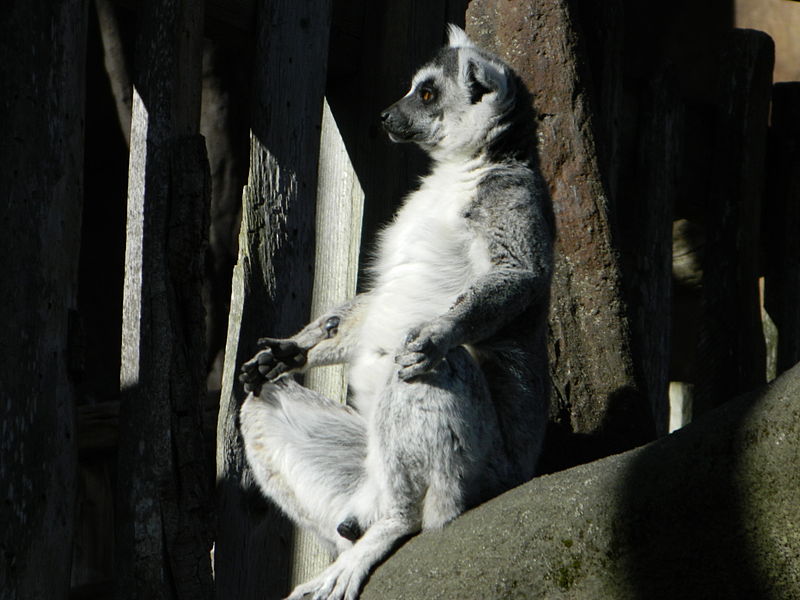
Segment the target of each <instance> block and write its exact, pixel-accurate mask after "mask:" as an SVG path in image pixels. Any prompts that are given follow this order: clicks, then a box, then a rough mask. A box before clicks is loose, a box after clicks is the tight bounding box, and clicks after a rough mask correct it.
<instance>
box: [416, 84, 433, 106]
mask: <svg viewBox="0 0 800 600" xmlns="http://www.w3.org/2000/svg"><path fill="white" fill-rule="evenodd" d="M434 96H435V94H434V93H433V90H432V89H431V88H429V87H423V88H420V89H419V98H420V100H422V102H424V103H425V104H428V102H431V101H432V100H433V98H434Z"/></svg>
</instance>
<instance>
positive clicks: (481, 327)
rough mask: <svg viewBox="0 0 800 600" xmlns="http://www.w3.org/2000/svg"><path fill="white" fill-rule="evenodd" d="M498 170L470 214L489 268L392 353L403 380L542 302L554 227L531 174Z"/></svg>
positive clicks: (539, 188)
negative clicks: (484, 247)
mask: <svg viewBox="0 0 800 600" xmlns="http://www.w3.org/2000/svg"><path fill="white" fill-rule="evenodd" d="M515 175H516V174H510V175H509V174H505V175H498V176H495V177H493V178H492V180H489V181H487V182H486V183H485V184H484V185H483V186H482V187H481V189H479V197H478V199H477V201H476V202H475V205H474V206H473V207H471V208H470V216H469V219H470V221H471V222H472V223H473V226H474V229H475V230H476V232H477V233H478V234H479V235H481V236H483V237H484V238H485V239H486V241H487V244H488V248H489V255H490V259H491V261H492V265H493V266H492V268H491V269H490V270H489V271H488V272H487V273H485V274H484V275H482V276H480V277H478V278H477V279H476V280H475V281H474V282H473V284H472V285H471V286H470V287H469V288H468V289H467V290H466V292H465V293H464V294H462V295H461V296H460V297H459V298H458V299H457V300H456V302H455V303H454V304H453V305H452V306H451V307H450V309H449V310H448V311H447V312H446V313H444V314H443V315H441V316H439V317H438V318H436V319H434V320H432V321H430V322H429V323H427V324H425V325H424V326H422V327H420V328H419V329H416V330H414V331H412V332H411V333H410V334H409V336H408V338H407V339H406V344H405V347H404V349H403V350H402V351H401V352H400V353H399V354H398V356H397V357H396V361H397V363H398V364H399V365H400V367H401V369H400V371H399V375H400V378H401V379H410V378H412V377H415V376H417V375H420V374H422V373H424V372H426V371H428V370H430V369H431V368H433V367H434V366H435V365H436V364H437V363H438V362H439V361H440V360H441V359H442V358H443V357H444V356H445V355H446V354H447V352H448V351H449V350H451V349H452V348H455V347H456V346H459V345H461V344H475V343H479V342H481V341H482V340H485V339H487V338H488V337H490V336H492V335H493V334H494V333H496V332H497V331H498V330H500V329H501V328H502V327H503V326H505V325H507V324H508V323H510V322H511V321H512V320H513V319H514V318H516V317H517V316H519V315H520V314H521V313H522V312H523V311H524V310H525V309H526V308H527V307H528V306H530V305H531V304H533V303H534V302H537V301H546V299H545V298H543V296H544V295H545V294H547V293H548V292H547V291H548V290H549V285H550V278H551V275H552V260H553V259H552V254H553V249H552V246H553V232H552V225H551V224H550V220H549V218H548V215H547V214H546V212H545V211H546V210H547V209H546V208H545V206H544V203H543V201H542V198H540V197H538V194H543V193H545V192H544V191H541V187H540V185H541V184H539V183H538V182H537V181H536V180H535V179H534V176H533V175H532V174H530V173H528V174H527V175H528V176H527V177H521V176H516V177H515Z"/></svg>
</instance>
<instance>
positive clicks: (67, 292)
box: [0, 0, 87, 600]
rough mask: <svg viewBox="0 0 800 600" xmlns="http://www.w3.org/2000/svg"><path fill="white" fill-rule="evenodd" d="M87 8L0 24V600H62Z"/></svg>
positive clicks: (75, 360) (17, 9)
mask: <svg viewBox="0 0 800 600" xmlns="http://www.w3.org/2000/svg"><path fill="white" fill-rule="evenodd" d="M86 27H87V3H86V2H85V1H84V0H69V1H65V2H20V3H11V4H9V5H6V6H4V7H3V16H2V18H0V40H2V43H0V79H2V85H0V130H2V132H3V136H2V141H0V165H2V168H1V169H0V227H1V228H2V231H0V262H1V263H2V283H0V289H2V291H0V356H2V357H4V359H5V360H3V364H2V366H0V415H2V416H0V429H1V430H2V431H1V432H0V490H2V501H1V502H0V523H1V524H2V525H0V548H2V552H1V553H0V596H2V597H3V598H8V599H9V600H17V599H19V600H25V599H28V598H37V599H42V600H44V599H50V598H53V599H56V598H62V599H65V598H67V597H68V595H69V588H70V569H71V562H72V561H71V559H72V541H73V531H74V522H73V521H74V512H75V491H76V468H77V465H76V444H75V406H74V404H75V387H74V383H75V382H74V379H75V376H76V375H77V374H78V372H79V371H80V366H81V365H80V359H81V357H80V347H79V339H78V338H77V336H76V333H77V331H76V328H75V327H74V325H75V323H76V321H77V319H74V318H73V317H74V316H75V312H74V311H75V308H76V305H77V282H78V273H77V270H78V253H79V247H80V233H81V206H82V200H83V197H82V196H83V117H84V100H85V81H84V79H85V62H86V58H85V52H86Z"/></svg>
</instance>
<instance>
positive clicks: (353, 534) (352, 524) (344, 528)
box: [336, 517, 364, 542]
mask: <svg viewBox="0 0 800 600" xmlns="http://www.w3.org/2000/svg"><path fill="white" fill-rule="evenodd" d="M336 533H338V534H339V535H340V536H342V537H343V538H344V539H346V540H350V541H351V542H355V541H356V540H357V539H358V538H360V537H361V536H362V535H364V532H363V531H362V530H361V525H359V523H358V519H356V518H355V517H347V518H346V519H345V520H344V521H342V522H341V523H339V526H338V527H337V528H336Z"/></svg>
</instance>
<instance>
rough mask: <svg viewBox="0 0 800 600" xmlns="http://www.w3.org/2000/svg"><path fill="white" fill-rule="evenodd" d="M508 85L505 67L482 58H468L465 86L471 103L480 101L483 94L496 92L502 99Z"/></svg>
mask: <svg viewBox="0 0 800 600" xmlns="http://www.w3.org/2000/svg"><path fill="white" fill-rule="evenodd" d="M507 87H508V78H507V76H506V72H505V69H503V68H502V67H501V66H500V65H496V64H494V63H492V62H489V61H487V60H482V59H477V60H476V59H473V58H470V59H469V61H468V62H467V88H468V89H469V100H470V102H471V103H472V104H475V103H476V102H480V101H481V99H482V98H483V96H484V95H486V94H489V93H491V92H496V93H497V98H498V99H503V98H504V97H505V95H506V90H507Z"/></svg>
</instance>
